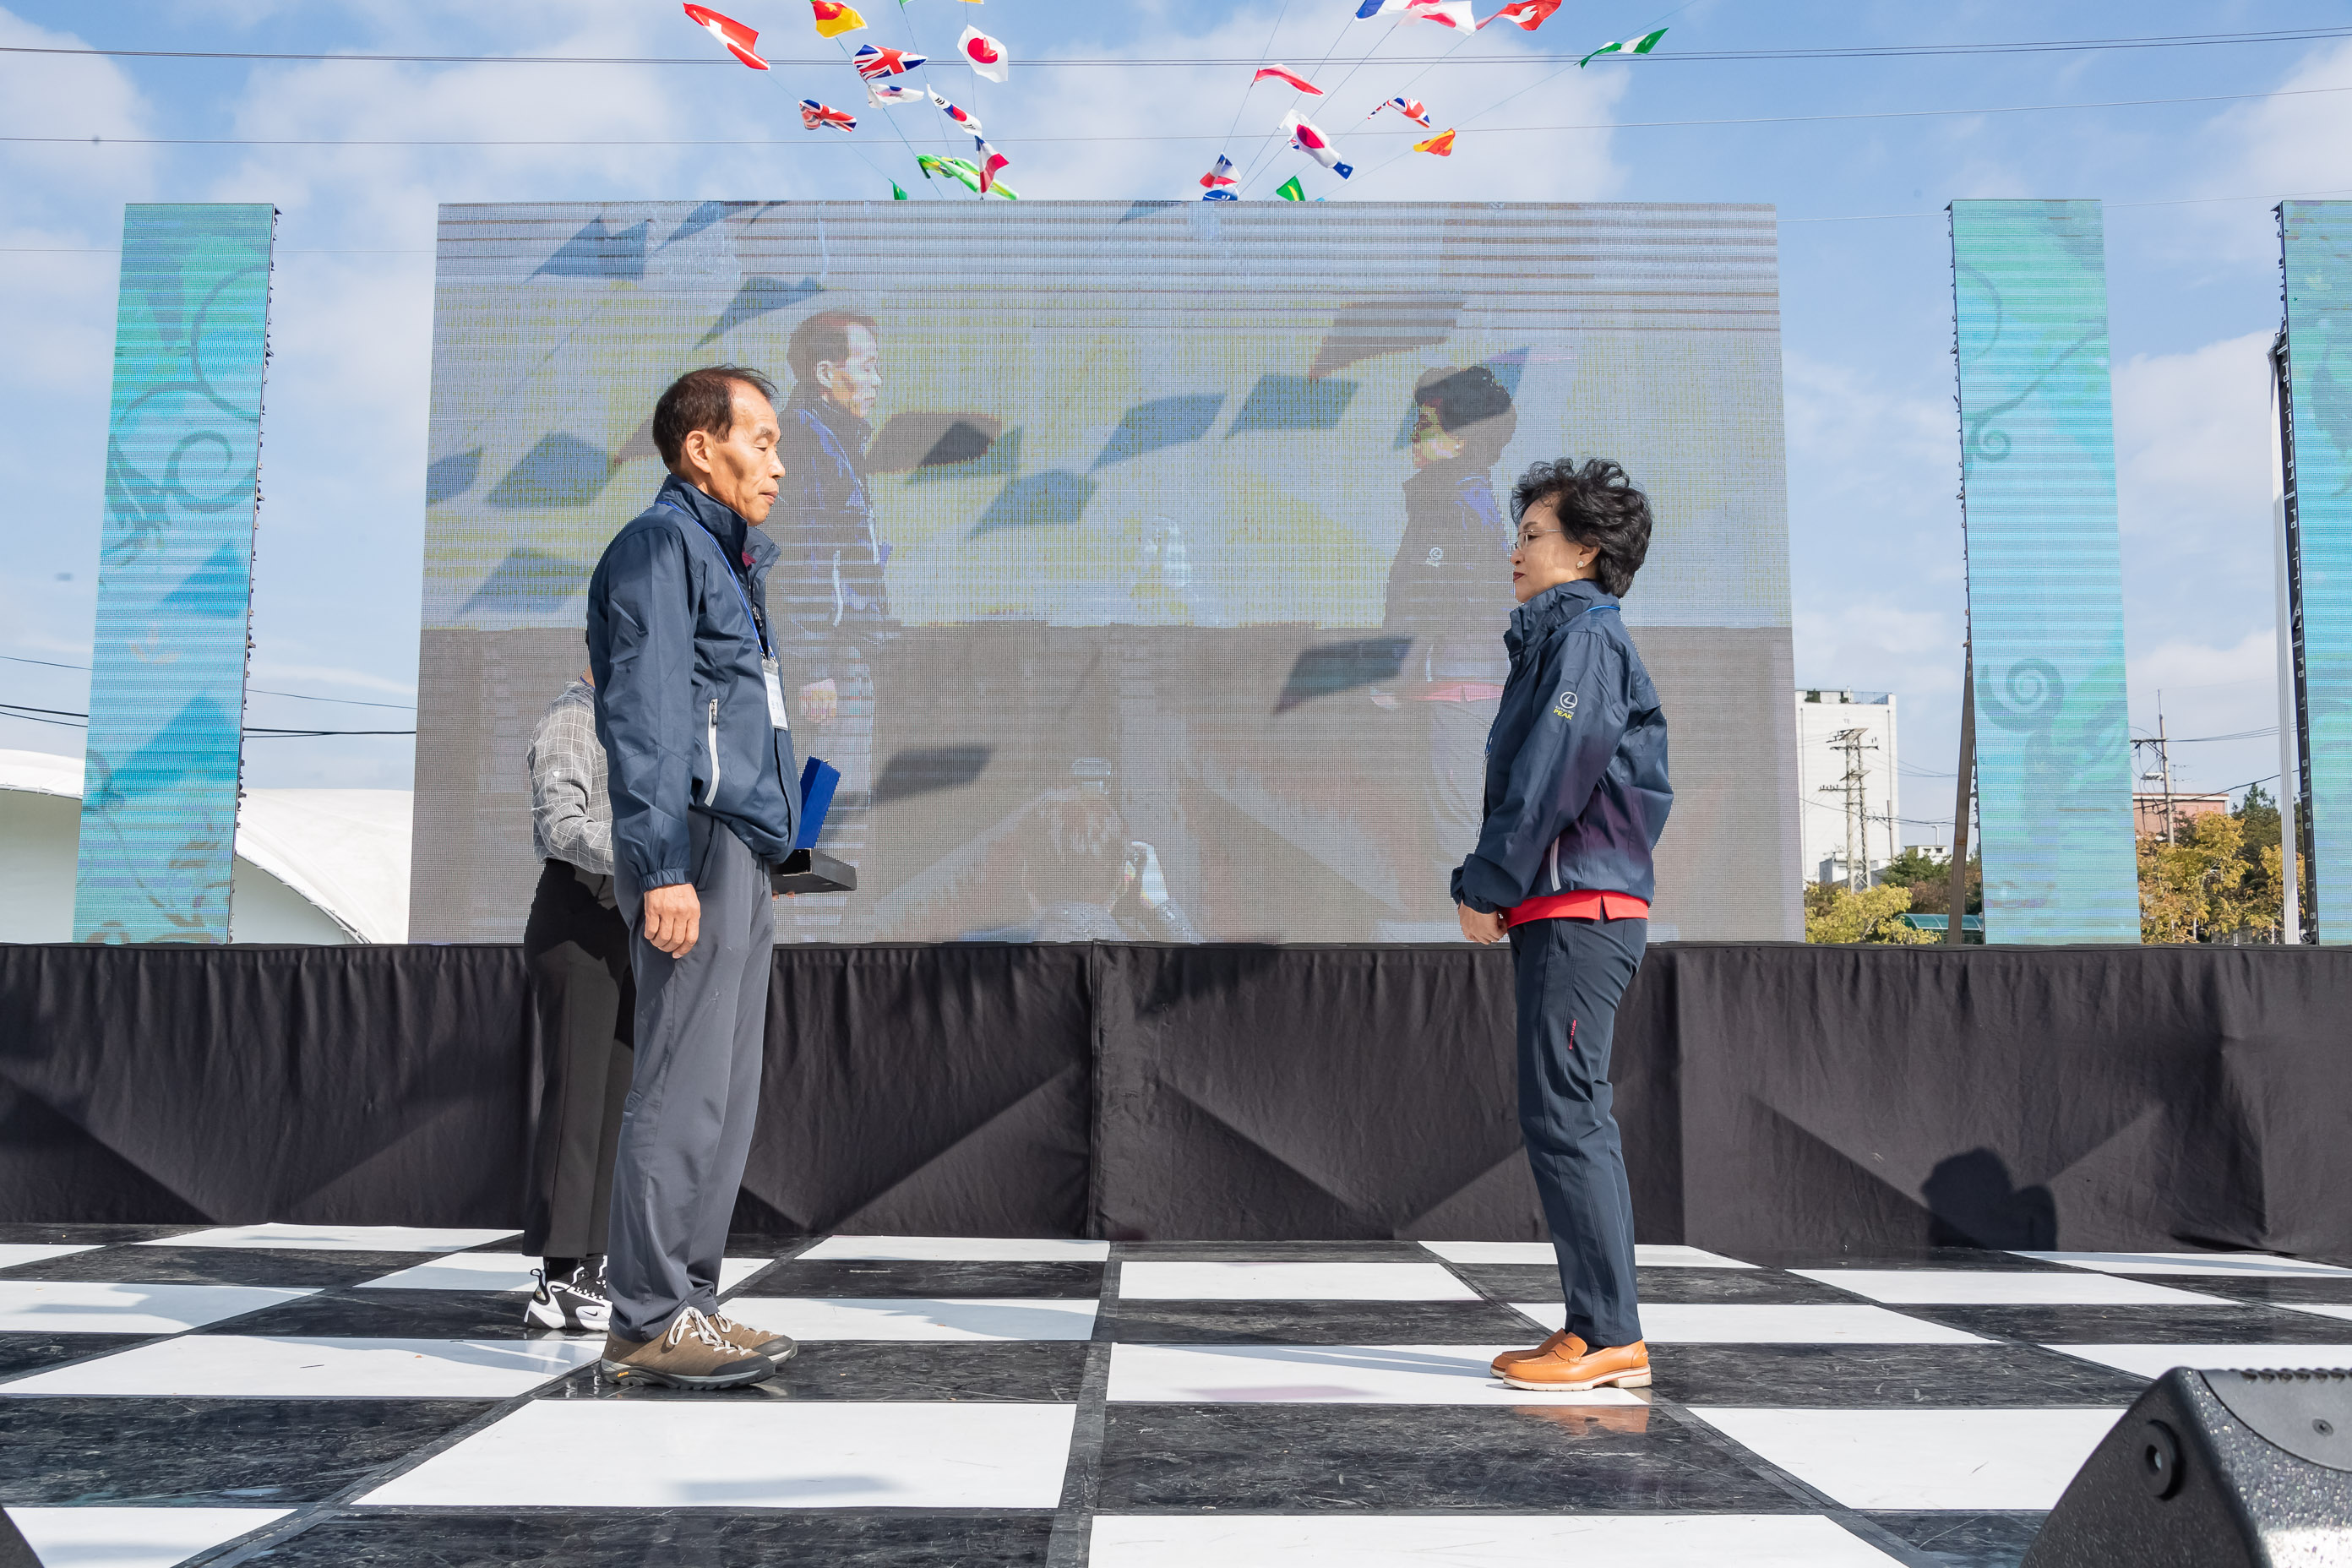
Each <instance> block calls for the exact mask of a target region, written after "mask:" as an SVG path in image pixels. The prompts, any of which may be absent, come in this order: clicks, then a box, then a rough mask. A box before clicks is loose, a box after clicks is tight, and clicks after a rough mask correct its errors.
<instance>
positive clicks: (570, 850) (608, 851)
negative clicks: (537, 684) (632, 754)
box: [528, 680, 613, 877]
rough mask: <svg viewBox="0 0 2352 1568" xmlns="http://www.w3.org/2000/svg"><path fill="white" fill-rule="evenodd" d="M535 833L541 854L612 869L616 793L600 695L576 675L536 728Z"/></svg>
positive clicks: (595, 870) (603, 871)
mask: <svg viewBox="0 0 2352 1568" xmlns="http://www.w3.org/2000/svg"><path fill="white" fill-rule="evenodd" d="M528 760H529V763H530V838H531V847H533V848H534V849H536V850H537V851H538V852H539V858H541V859H542V860H562V861H563V862H565V863H566V864H567V865H572V866H577V867H579V868H580V869H582V870H583V871H585V872H587V873H589V874H590V875H591V876H596V877H609V876H611V875H612V874H613V799H612V796H611V795H609V794H608V793H606V790H605V784H604V743H603V742H600V741H598V740H597V739H596V699H595V696H594V693H593V689H592V688H591V687H590V686H589V685H588V683H587V682H585V681H581V680H575V681H573V682H572V684H571V685H570V686H569V687H567V688H565V689H564V692H563V695H562V696H561V697H559V698H557V699H556V700H555V702H554V704H553V705H552V706H551V707H550V708H549V709H548V710H547V711H546V712H545V713H543V714H541V716H540V720H539V723H538V725H537V727H536V728H534V729H533V730H532V731H531V735H530V756H529V759H528Z"/></svg>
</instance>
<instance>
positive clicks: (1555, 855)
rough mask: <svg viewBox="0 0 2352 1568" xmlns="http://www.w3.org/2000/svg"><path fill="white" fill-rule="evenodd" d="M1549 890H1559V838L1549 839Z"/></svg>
mask: <svg viewBox="0 0 2352 1568" xmlns="http://www.w3.org/2000/svg"><path fill="white" fill-rule="evenodd" d="M1551 890H1552V891H1553V892H1555V893H1557V892H1559V839H1557V838H1555V839H1553V840H1552V841H1551Z"/></svg>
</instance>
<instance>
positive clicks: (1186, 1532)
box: [1087, 1513, 1895, 1568]
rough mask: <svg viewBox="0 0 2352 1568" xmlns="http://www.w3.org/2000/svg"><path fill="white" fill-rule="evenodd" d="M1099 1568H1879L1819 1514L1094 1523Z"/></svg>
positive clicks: (1866, 1550)
mask: <svg viewBox="0 0 2352 1568" xmlns="http://www.w3.org/2000/svg"><path fill="white" fill-rule="evenodd" d="M1087 1560H1088V1561H1089V1562H1090V1563H1093V1564H1094V1568H1200V1565H1201V1564H1202V1563H1216V1564H1218V1565H1219V1568H1559V1564H1561V1563H1641V1564H1642V1565H1643V1568H1722V1565H1724V1564H1727V1563H1738V1564H1739V1565H1740V1568H1884V1565H1885V1564H1886V1563H1892V1562H1894V1561H1895V1559H1894V1558H1891V1557H1889V1556H1887V1555H1886V1554H1885V1552H1881V1551H1879V1550H1878V1549H1877V1548H1876V1547H1874V1546H1872V1545H1870V1544H1869V1543H1867V1542H1864V1541H1862V1540H1861V1539H1860V1538H1858V1537H1856V1536H1854V1535H1852V1534H1850V1533H1848V1532H1847V1531H1844V1530H1842V1529H1840V1528H1839V1527H1838V1526H1837V1524H1836V1523H1834V1522H1833V1521H1830V1520H1827V1519H1823V1518H1822V1517H1820V1516H1819V1515H1817V1514H1737V1513H1716V1514H1671V1513H1659V1514H1582V1515H1578V1514H1539V1515H1533V1516H1530V1515H1525V1514H1518V1515H1514V1514H1459V1513H1457V1514H1442V1515H1429V1514H1328V1513H1327V1514H1296V1513H1290V1514H1258V1515H1250V1514H1208V1515H1192V1514H1097V1515H1096V1516H1095V1521H1094V1532H1093V1539H1092V1542H1091V1545H1090V1548H1089V1550H1088V1553H1087Z"/></svg>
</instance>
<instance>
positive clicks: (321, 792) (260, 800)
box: [0, 751, 412, 942]
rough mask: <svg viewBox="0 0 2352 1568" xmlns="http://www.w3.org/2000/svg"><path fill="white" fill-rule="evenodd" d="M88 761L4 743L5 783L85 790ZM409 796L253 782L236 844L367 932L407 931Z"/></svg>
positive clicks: (404, 936) (398, 935)
mask: <svg viewBox="0 0 2352 1568" xmlns="http://www.w3.org/2000/svg"><path fill="white" fill-rule="evenodd" d="M81 784H82V763H81V759H80V758H79V757H60V756H56V755H53V754H51V753H49V752H11V751H0V790H21V791H26V792H28V793H30V794H34V795H65V796H68V797H69V798H71V799H74V800H79V799H80V798H81ZM410 802H411V796H410V795H409V792H408V791H406V790H403V789H255V790H247V791H246V794H245V805H244V806H243V808H242V809H241V810H240V811H239V812H238V813H237V823H236V853H237V855H238V857H239V858H242V859H245V860H247V861H249V862H251V863H252V864H253V865H255V866H257V867H259V868H261V869H262V870H264V871H267V872H268V873H269V874H270V875H271V876H273V877H275V878H277V879H278V880H279V881H281V882H283V883H285V884H286V885H287V886H288V887H289V888H291V889H294V890H295V891H296V892H298V893H299V894H301V895H302V896H303V897H304V898H306V899H308V900H310V902H311V903H313V904H315V905H316V906H318V908H319V909H320V910H323V911H324V912H325V913H326V914H327V916H328V917H329V918H330V919H331V920H332V921H334V922H335V923H336V924H338V925H340V926H341V927H342V928H343V929H344V930H346V931H350V932H351V933H352V935H353V936H355V937H357V938H358V939H359V940H360V941H362V942H406V941H407V940H408V841H409V833H410V827H411V820H412V819H411V815H410V814H411V805H410Z"/></svg>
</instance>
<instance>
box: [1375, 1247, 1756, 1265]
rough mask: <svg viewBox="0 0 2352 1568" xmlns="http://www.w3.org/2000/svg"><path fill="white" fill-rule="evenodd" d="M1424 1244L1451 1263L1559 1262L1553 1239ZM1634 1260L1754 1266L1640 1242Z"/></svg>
mask: <svg viewBox="0 0 2352 1568" xmlns="http://www.w3.org/2000/svg"><path fill="white" fill-rule="evenodd" d="M1421 1245H1422V1246H1423V1247H1427V1248H1429V1250H1430V1251H1432V1252H1434V1253H1435V1254H1437V1256H1438V1257H1440V1258H1444V1259H1445V1261H1446V1262H1448V1263H1473V1264H1475V1263H1535V1264H1551V1263H1555V1262H1557V1261H1559V1255H1558V1254H1556V1253H1554V1252H1553V1251H1552V1248H1551V1243H1550V1242H1549V1241H1424V1242H1423V1243H1422V1244H1421ZM1633 1263H1634V1266H1635V1267H1636V1268H1755V1267H1756V1265H1754V1264H1753V1263H1742V1262H1740V1261H1739V1259H1738V1258H1726V1257H1724V1256H1723V1255H1722V1254H1720V1253H1715V1252H1702V1251H1700V1250H1699V1249H1698V1248H1697V1247H1672V1246H1666V1245H1663V1244H1661V1245H1656V1246H1653V1245H1652V1244H1650V1243H1648V1242H1641V1243H1637V1244H1636V1245H1635V1246H1634V1247H1633Z"/></svg>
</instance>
